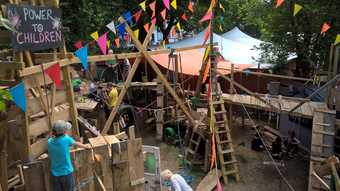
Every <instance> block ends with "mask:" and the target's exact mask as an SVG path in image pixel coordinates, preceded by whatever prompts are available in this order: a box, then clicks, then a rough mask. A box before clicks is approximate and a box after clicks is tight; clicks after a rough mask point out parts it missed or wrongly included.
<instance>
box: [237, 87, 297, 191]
mask: <svg viewBox="0 0 340 191" xmlns="http://www.w3.org/2000/svg"><path fill="white" fill-rule="evenodd" d="M234 91H235V93H236V95H239V94H238V93H237V91H236V89H235V88H234ZM241 105H242V108H243V110H244V111H245V112H246V114H247V116H248V118H249V120H250V121H251V123H253V124H254V126H255V125H256V123H255V122H254V120H253V119H252V118H251V116H250V114H249V112H248V110H247V108H246V107H245V105H244V104H243V103H241ZM254 129H255V131H256V134H257V135H258V136H259V137H260V139H261V141H262V143H264V139H263V137H262V136H261V134H260V132H259V130H258V129H257V128H254ZM264 148H265V149H266V151H267V154H268V156H269V158H270V160H271V161H272V162H273V164H274V166H275V169H276V171H277V172H278V174H279V175H280V177H281V179H282V180H283V181H284V182H285V184H286V185H287V186H288V187H289V189H290V190H292V191H295V189H294V187H293V186H292V185H291V184H290V183H289V182H288V180H287V178H286V177H285V176H284V175H283V173H282V172H281V170H280V168H279V167H278V166H277V164H276V163H275V160H274V158H273V156H272V155H271V153H270V151H269V149H268V147H267V146H266V145H265V144H264Z"/></svg>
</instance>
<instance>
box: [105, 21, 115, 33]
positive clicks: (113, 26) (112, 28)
mask: <svg viewBox="0 0 340 191" xmlns="http://www.w3.org/2000/svg"><path fill="white" fill-rule="evenodd" d="M106 27H107V28H109V29H110V30H111V31H112V32H114V33H115V34H116V33H117V32H116V26H115V23H114V22H113V21H112V22H111V23H109V24H107V25H106Z"/></svg>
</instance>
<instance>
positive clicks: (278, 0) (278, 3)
mask: <svg viewBox="0 0 340 191" xmlns="http://www.w3.org/2000/svg"><path fill="white" fill-rule="evenodd" d="M284 1H285V0H277V1H276V8H278V7H280V6H281V5H282V4H283V2H284Z"/></svg>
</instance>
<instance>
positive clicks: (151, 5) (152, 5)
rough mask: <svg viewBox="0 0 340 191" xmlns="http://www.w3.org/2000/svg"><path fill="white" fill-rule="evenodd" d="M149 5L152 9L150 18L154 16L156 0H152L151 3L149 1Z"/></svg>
mask: <svg viewBox="0 0 340 191" xmlns="http://www.w3.org/2000/svg"><path fill="white" fill-rule="evenodd" d="M149 6H150V9H151V10H152V16H151V18H152V17H155V15H156V0H155V1H154V2H152V3H150V5H149Z"/></svg>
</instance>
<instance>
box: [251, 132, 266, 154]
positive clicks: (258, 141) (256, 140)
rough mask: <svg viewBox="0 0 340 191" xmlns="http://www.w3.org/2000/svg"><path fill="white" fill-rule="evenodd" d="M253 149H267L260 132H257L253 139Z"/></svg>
mask: <svg viewBox="0 0 340 191" xmlns="http://www.w3.org/2000/svg"><path fill="white" fill-rule="evenodd" d="M251 149H252V150H254V151H263V150H264V149H265V148H264V144H263V142H262V140H261V138H260V136H259V135H258V134H256V135H255V137H254V138H253V140H252V141H251Z"/></svg>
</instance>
